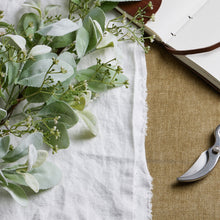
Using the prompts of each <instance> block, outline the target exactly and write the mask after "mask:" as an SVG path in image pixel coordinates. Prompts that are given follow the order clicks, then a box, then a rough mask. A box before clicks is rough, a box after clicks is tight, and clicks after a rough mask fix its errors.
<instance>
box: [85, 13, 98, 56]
mask: <svg viewBox="0 0 220 220" xmlns="http://www.w3.org/2000/svg"><path fill="white" fill-rule="evenodd" d="M84 27H85V29H86V30H87V31H88V33H89V39H90V40H89V45H88V47H87V50H86V52H90V51H91V50H93V49H95V48H96V45H97V44H98V42H99V40H100V38H101V36H100V35H99V32H98V31H97V27H96V25H95V23H94V21H93V20H92V19H91V18H90V17H89V18H88V20H87V22H86V23H85V25H84Z"/></svg>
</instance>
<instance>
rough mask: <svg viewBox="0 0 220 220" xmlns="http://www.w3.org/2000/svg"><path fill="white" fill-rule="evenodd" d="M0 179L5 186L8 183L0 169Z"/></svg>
mask: <svg viewBox="0 0 220 220" xmlns="http://www.w3.org/2000/svg"><path fill="white" fill-rule="evenodd" d="M0 181H2V182H3V183H4V184H5V185H6V186H7V185H8V180H7V179H6V177H5V176H4V174H3V173H2V171H1V170H0Z"/></svg>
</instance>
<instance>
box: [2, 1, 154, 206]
mask: <svg viewBox="0 0 220 220" xmlns="http://www.w3.org/2000/svg"><path fill="white" fill-rule="evenodd" d="M116 5H117V1H97V0H96V1H95V0H83V1H80V0H70V1H69V15H68V18H62V16H61V15H55V16H51V15H50V14H51V13H50V11H51V10H53V9H54V8H56V7H57V5H48V6H47V7H46V8H44V9H42V8H41V5H40V2H39V1H34V0H30V1H26V2H25V3H24V6H26V7H29V8H31V10H30V11H31V12H29V13H25V14H23V15H22V16H21V18H20V20H19V21H18V24H17V25H16V27H15V26H13V25H11V24H8V23H6V22H4V21H0V28H1V30H2V32H1V35H0V187H2V188H3V189H5V190H6V191H7V192H9V194H10V195H11V196H12V197H13V198H14V199H15V200H16V201H17V202H18V203H20V204H21V205H26V204H27V196H26V193H25V191H24V189H23V188H22V187H21V186H26V187H29V188H31V189H32V190H33V191H34V192H35V193H37V192H39V190H41V189H48V188H51V187H53V186H54V185H56V184H58V183H59V180H60V178H61V172H60V170H59V169H58V168H57V167H56V166H55V165H54V164H52V163H51V162H48V161H47V157H48V151H46V150H43V146H44V145H45V144H46V145H47V146H49V147H50V148H52V151H53V152H57V151H58V150H59V149H65V148H67V147H68V146H69V136H68V131H67V130H68V129H69V128H71V127H73V126H74V125H75V124H76V123H77V122H78V121H79V118H81V119H82V120H83V121H84V122H85V124H86V125H87V127H88V129H89V130H90V132H91V133H92V134H93V135H97V133H98V127H97V120H96V117H95V116H94V115H93V114H92V113H91V112H89V111H87V110H86V106H87V105H88V104H89V103H90V102H91V101H92V100H93V99H94V98H95V97H96V96H97V95H98V94H99V93H101V92H104V91H106V90H107V89H111V88H114V87H119V86H123V85H124V86H125V87H127V86H128V79H127V77H126V76H125V75H124V74H123V71H122V68H121V67H120V66H118V65H116V59H113V60H110V61H108V62H102V61H101V60H100V59H97V63H96V64H95V65H93V66H91V67H89V68H86V69H81V70H78V68H77V65H78V63H79V62H80V60H81V59H82V58H83V57H85V56H86V55H87V54H89V53H92V52H93V51H95V50H98V49H103V48H105V47H111V46H114V42H112V41H108V40H106V37H105V36H106V33H107V32H108V33H111V34H114V35H115V36H117V37H118V40H133V41H136V42H138V43H139V44H141V45H142V43H143V41H144V40H145V39H150V40H152V37H143V36H142V35H140V34H139V33H137V30H136V29H134V28H133V27H132V26H131V22H132V21H129V22H124V21H125V16H124V15H122V16H120V17H119V18H116V19H113V20H110V21H108V23H107V22H106V15H105V13H106V12H107V11H108V10H110V9H112V8H114V7H115V6H116ZM148 7H152V6H151V5H150V3H149V5H148ZM3 15H4V12H1V13H0V17H1V18H3ZM141 16H144V15H142V14H141V13H140V11H139V12H138V13H137V16H135V17H134V19H138V20H139V21H140V22H141V21H142V19H141ZM106 23H107V24H106ZM145 50H146V49H145ZM11 136H15V137H17V138H19V142H20V144H18V145H17V146H14V145H13V144H12V143H11V141H10V139H11Z"/></svg>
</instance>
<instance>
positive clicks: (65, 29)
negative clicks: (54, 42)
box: [37, 18, 80, 37]
mask: <svg viewBox="0 0 220 220" xmlns="http://www.w3.org/2000/svg"><path fill="white" fill-rule="evenodd" d="M79 28H80V26H79V24H78V23H76V22H72V21H71V20H69V19H67V18H64V19H61V20H60V21H57V22H55V23H52V24H49V25H47V26H44V27H42V28H40V29H39V30H38V31H37V33H39V34H41V35H43V36H47V35H48V36H54V37H55V36H63V35H66V34H68V33H71V32H74V31H76V30H78V29H79Z"/></svg>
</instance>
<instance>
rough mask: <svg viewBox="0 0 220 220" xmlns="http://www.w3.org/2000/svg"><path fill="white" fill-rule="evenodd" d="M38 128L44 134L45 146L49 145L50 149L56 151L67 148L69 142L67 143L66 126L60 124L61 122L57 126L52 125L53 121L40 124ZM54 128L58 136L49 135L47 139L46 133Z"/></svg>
mask: <svg viewBox="0 0 220 220" xmlns="http://www.w3.org/2000/svg"><path fill="white" fill-rule="evenodd" d="M39 125H40V128H41V130H42V131H43V133H44V134H46V136H45V143H46V144H47V145H49V146H50V147H55V146H56V147H57V148H58V149H65V148H67V147H69V144H70V141H69V135H68V132H67V128H66V127H67V125H66V124H64V123H62V122H58V123H57V124H55V123H54V121H53V120H51V121H47V122H46V125H45V123H40V124H39ZM54 127H55V128H56V130H57V131H58V132H59V136H57V135H56V134H55V135H51V136H50V137H49V138H47V137H48V131H49V130H50V129H54Z"/></svg>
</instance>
